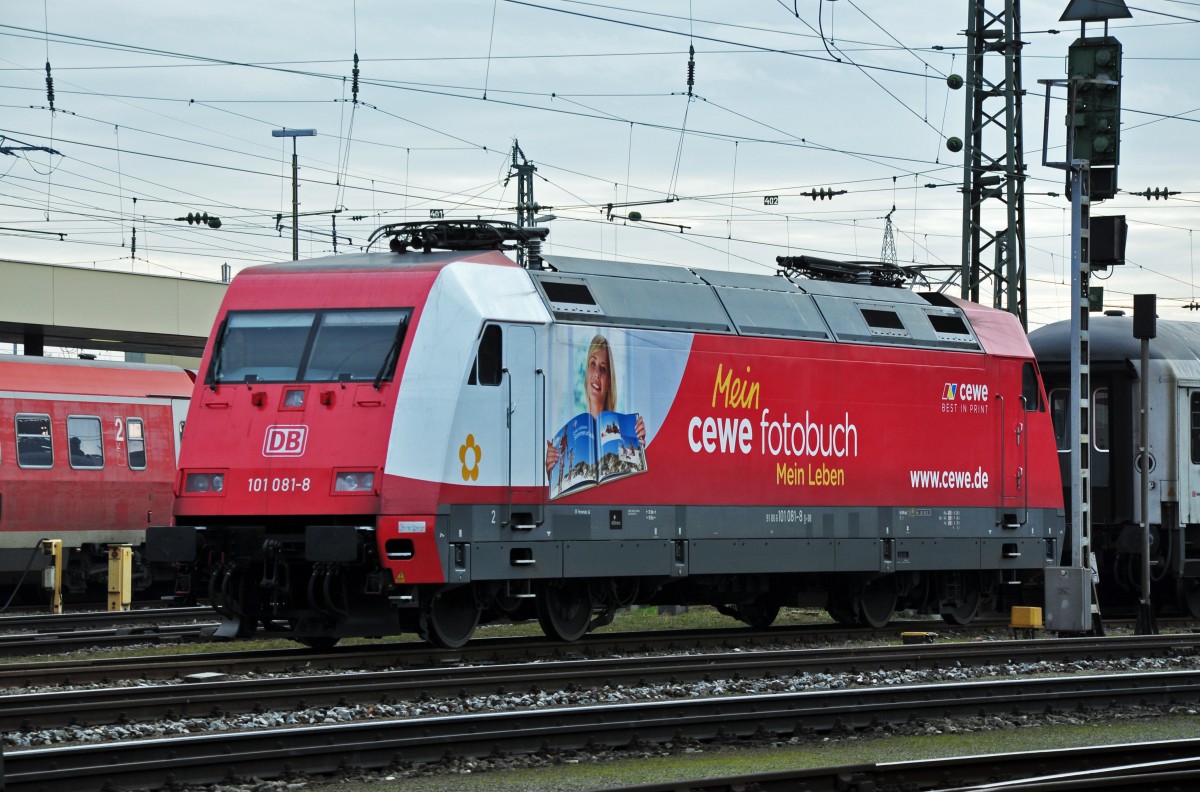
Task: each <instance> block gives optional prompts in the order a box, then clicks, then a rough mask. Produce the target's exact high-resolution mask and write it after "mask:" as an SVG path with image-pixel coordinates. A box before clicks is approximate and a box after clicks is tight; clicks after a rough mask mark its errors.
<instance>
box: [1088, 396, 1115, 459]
mask: <svg viewBox="0 0 1200 792" xmlns="http://www.w3.org/2000/svg"><path fill="white" fill-rule="evenodd" d="M1092 448H1094V449H1096V450H1097V451H1107V450H1109V448H1111V445H1110V442H1109V432H1108V388H1096V390H1095V391H1094V392H1093V393H1092Z"/></svg>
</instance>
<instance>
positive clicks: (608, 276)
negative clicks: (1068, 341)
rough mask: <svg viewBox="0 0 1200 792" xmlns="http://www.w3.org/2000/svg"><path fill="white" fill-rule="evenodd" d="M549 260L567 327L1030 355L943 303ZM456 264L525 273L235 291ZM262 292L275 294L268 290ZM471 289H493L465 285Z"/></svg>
mask: <svg viewBox="0 0 1200 792" xmlns="http://www.w3.org/2000/svg"><path fill="white" fill-rule="evenodd" d="M542 259H543V260H544V262H545V263H546V265H547V266H548V269H530V270H526V271H525V272H528V277H529V279H530V280H532V281H533V283H534V285H535V286H536V292H537V296H538V297H539V298H540V299H541V300H542V301H543V302H544V303H545V306H546V308H547V309H548V310H549V312H550V314H551V315H552V316H553V317H554V319H555V320H556V321H559V322H568V323H578V324H594V325H609V326H621V327H643V328H656V329H663V330H679V331H687V332H700V333H717V334H729V335H745V336H760V337H776V338H803V339H811V340H825V341H840V342H851V343H866V344H876V345H886V346H908V347H917V348H929V349H948V350H960V351H969V352H981V351H988V352H991V353H996V354H1028V352H1027V348H1026V347H1025V341H1024V336H1023V334H1022V333H1021V332H1020V328H1019V326H1015V327H1016V330H1015V331H1014V330H1013V329H1012V327H1010V326H1009V325H1010V324H1011V323H1006V322H1005V321H1004V319H1005V316H1004V315H1000V318H999V319H997V320H995V321H992V319H991V318H990V317H991V314H993V313H995V314H1000V312H996V311H989V310H988V309H984V308H979V307H977V306H973V305H970V304H967V303H962V302H961V301H958V300H954V299H951V298H948V297H945V296H943V295H939V294H926V295H922V294H918V293H915V292H912V291H909V290H907V289H900V288H890V287H884V286H872V285H866V284H849V283H838V282H833V281H824V280H809V279H791V278H788V277H784V276H782V275H779V274H761V275H760V274H753V273H741V272H726V271H719V270H708V269H701V268H689V267H684V266H675V265H664V264H643V263H633V262H625V261H610V260H598V259H588V258H577V257H570V256H560V255H557V254H543V255H542ZM458 263H464V264H480V265H490V266H501V267H514V268H515V267H517V266H518V265H517V264H516V263H515V262H513V261H512V260H511V259H509V258H508V257H507V256H505V255H504V254H503V253H502V252H500V251H495V250H483V251H433V252H430V253H423V252H416V251H412V252H407V253H393V252H390V251H380V252H370V253H347V254H339V255H335V256H326V257H322V258H316V259H307V260H302V261H287V262H280V263H276V264H266V265H261V266H257V267H251V268H249V269H247V270H245V271H244V272H242V273H241V274H239V275H238V277H237V278H236V279H235V284H236V283H237V282H238V281H239V280H241V279H246V278H249V279H251V280H254V281H257V280H258V279H259V278H274V277H275V276H287V275H293V276H294V275H297V274H305V273H311V274H313V275H314V276H317V277H322V276H324V277H335V278H336V277H338V276H340V275H343V274H348V273H356V272H357V273H378V274H379V275H380V276H382V277H388V275H389V274H392V273H395V274H405V273H406V274H409V275H412V274H421V275H425V276H427V277H428V278H429V279H430V282H432V280H433V279H434V278H436V277H437V275H438V273H439V272H440V271H441V270H443V269H445V268H447V267H450V266H451V265H454V264H458ZM484 280H485V281H486V279H484ZM260 284H261V286H263V287H265V288H272V292H273V293H276V292H274V290H273V287H269V286H267V283H266V282H262V281H260ZM320 288H322V291H323V292H324V289H323V287H320ZM354 288H355V291H356V292H357V291H362V290H364V289H365V290H368V291H369V290H371V289H373V288H374V287H372V286H370V285H369V284H368V283H367V282H365V281H356V282H355V283H354ZM463 288H464V289H465V290H468V291H469V290H471V289H472V288H475V289H487V288H488V287H487V285H486V283H484V282H480V283H472V282H471V280H470V279H465V280H464V281H463ZM297 296H298V295H297ZM347 296H348V295H347ZM476 302H477V304H494V303H492V302H491V301H488V300H479V301H476ZM485 318H489V319H499V320H504V319H507V318H516V317H506V316H500V315H497V316H488V317H485ZM523 318H525V317H523Z"/></svg>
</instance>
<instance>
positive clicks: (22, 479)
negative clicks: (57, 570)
mask: <svg viewBox="0 0 1200 792" xmlns="http://www.w3.org/2000/svg"><path fill="white" fill-rule="evenodd" d="M191 394H192V377H191V376H190V375H189V374H188V373H187V372H186V371H184V370H183V369H181V368H175V367H171V366H155V365H145V364H134V363H106V362H97V361H89V360H68V359H56V358H40V357H15V356H11V355H3V356H0V582H2V584H3V585H6V586H11V585H15V584H16V583H17V582H18V581H20V580H21V579H22V578H24V579H25V580H26V581H27V582H28V581H29V580H30V579H31V578H30V577H29V573H30V572H35V571H36V570H40V569H41V568H42V567H43V566H45V564H46V559H45V558H44V557H43V555H42V553H41V552H39V545H40V542H41V541H42V540H43V539H61V540H62V543H63V552H64V570H63V580H62V587H63V591H64V592H66V593H76V594H78V593H82V592H84V591H86V590H87V589H88V588H89V586H91V587H92V588H93V589H96V588H98V589H99V591H104V584H105V580H106V576H107V574H108V560H107V559H108V549H107V548H108V545H111V544H128V545H132V546H133V547H134V564H133V576H132V577H133V584H134V587H135V589H144V588H146V587H147V586H149V585H150V584H151V583H152V581H153V574H152V572H151V570H150V569H149V567H148V566H147V565H146V563H145V560H144V557H143V552H142V551H143V549H144V547H143V546H144V544H145V538H146V526H147V525H148V524H150V523H152V522H162V521H163V520H164V519H166V517H167V516H168V515H170V513H171V508H172V502H173V500H174V497H173V493H172V490H173V487H174V482H175V463H176V458H177V455H178V452H179V438H180V433H181V431H182V429H183V420H184V416H185V414H186V411H187V401H188V399H189V398H190V397H191ZM173 576H174V575H173V570H171V568H170V567H164V568H163V573H162V574H160V580H162V579H165V580H166V581H170V580H171V579H173ZM33 579H36V580H38V581H40V575H36V577H35V578H33Z"/></svg>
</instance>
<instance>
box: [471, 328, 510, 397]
mask: <svg viewBox="0 0 1200 792" xmlns="http://www.w3.org/2000/svg"><path fill="white" fill-rule="evenodd" d="M503 360H504V341H503V335H502V334H501V332H500V325H488V326H487V327H485V328H484V329H483V337H482V338H480V339H479V350H478V352H476V354H475V362H474V363H472V364H471V374H470V376H469V377H468V378H467V384H468V385H499V384H500V380H501V377H502V374H503V369H504V366H503Z"/></svg>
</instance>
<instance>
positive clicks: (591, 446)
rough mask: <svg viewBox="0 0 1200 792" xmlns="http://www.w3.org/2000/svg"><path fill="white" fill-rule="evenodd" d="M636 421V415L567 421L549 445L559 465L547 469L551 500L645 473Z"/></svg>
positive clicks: (608, 414) (580, 417)
mask: <svg viewBox="0 0 1200 792" xmlns="http://www.w3.org/2000/svg"><path fill="white" fill-rule="evenodd" d="M637 420H638V415H637V413H617V412H602V413H600V415H599V416H598V417H596V418H593V417H592V416H591V415H589V414H588V413H580V414H579V415H576V416H575V417H574V418H572V419H571V420H569V421H567V423H566V424H565V425H564V426H563V428H562V429H560V430H559V431H558V434H556V435H555V436H554V440H553V441H552V444H553V446H554V448H556V449H557V450H558V461H557V462H556V463H555V464H554V467H553V468H551V469H550V497H551V498H558V497H561V496H563V495H566V494H568V493H572V492H577V491H579V490H581V489H586V488H587V487H594V486H596V485H597V484H603V483H604V482H606V481H612V480H613V479H617V478H622V477H624V476H631V475H633V474H634V473H643V472H645V470H646V452H645V449H644V448H642V444H641V442H640V441H639V440H638V436H637Z"/></svg>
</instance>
